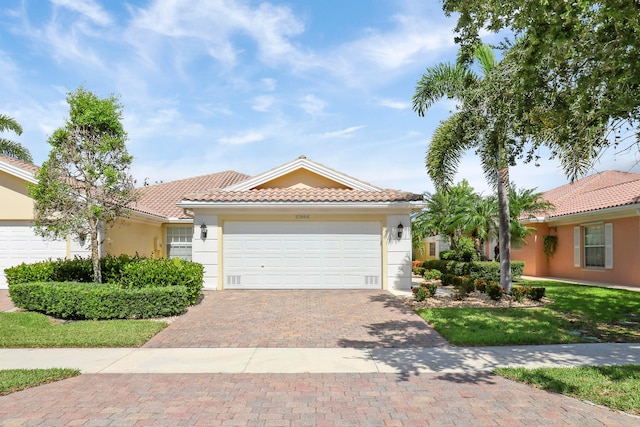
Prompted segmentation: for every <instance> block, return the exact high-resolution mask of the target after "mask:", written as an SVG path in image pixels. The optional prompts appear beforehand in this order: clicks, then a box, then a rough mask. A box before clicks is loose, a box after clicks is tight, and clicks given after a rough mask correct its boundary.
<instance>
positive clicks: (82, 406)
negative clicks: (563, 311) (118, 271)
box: [0, 374, 640, 427]
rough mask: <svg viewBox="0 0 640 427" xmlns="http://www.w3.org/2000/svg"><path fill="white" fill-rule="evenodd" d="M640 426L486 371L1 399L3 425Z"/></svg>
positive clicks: (101, 383)
mask: <svg viewBox="0 0 640 427" xmlns="http://www.w3.org/2000/svg"><path fill="white" fill-rule="evenodd" d="M639 424H640V420H638V419H637V418H631V417H629V416H627V415H622V414H618V413H615V412H613V411H610V410H607V409H603V408H599V407H596V406H593V405H589V404H586V403H582V402H578V401H576V400H573V399H569V398H566V397H563V396H560V395H557V394H550V393H545V392H543V391H540V390H536V389H533V388H530V387H527V386H524V385H521V384H516V383H513V382H510V381H507V380H505V379H502V378H499V377H495V376H492V375H489V374H482V375H444V374H431V375H419V376H410V377H408V378H404V379H400V378H398V377H397V376H395V375H392V374H261V375H253V374H217V375H202V374H160V375H158V374H146V375H145V374H136V375H104V374H102V375H101V374H98V375H88V374H87V375H82V376H80V377H76V378H72V379H68V380H65V381H62V382H58V383H54V384H48V385H45V386H41V387H37V388H33V389H29V390H25V391H22V392H18V393H14V394H11V395H9V396H4V397H1V398H0V425H2V426H14V425H15V426H17V425H20V426H22V425H24V426H171V427H175V426H219V425H222V426H291V427H301V426H343V427H356V426H380V427H382V426H439V427H443V426H509V427H518V426H543V425H544V426H625V427H629V426H634V425H639Z"/></svg>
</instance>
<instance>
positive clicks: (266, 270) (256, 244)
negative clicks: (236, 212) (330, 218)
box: [223, 221, 382, 289]
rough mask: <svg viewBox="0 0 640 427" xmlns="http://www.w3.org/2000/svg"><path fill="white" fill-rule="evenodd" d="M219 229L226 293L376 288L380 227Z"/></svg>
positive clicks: (251, 225) (253, 224)
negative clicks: (252, 289) (230, 291)
mask: <svg viewBox="0 0 640 427" xmlns="http://www.w3.org/2000/svg"><path fill="white" fill-rule="evenodd" d="M223 227H224V234H223V260H224V261H223V274H224V276H225V277H226V278H227V279H225V280H223V282H224V283H225V287H226V288H229V289H232V288H246V289H251V288H263V289H284V288H287V289H288V288H292V289H297V288H318V289H323V288H333V289H341V288H344V289H356V288H374V289H379V288H380V286H381V283H380V280H379V278H380V277H381V271H382V267H381V243H380V242H381V239H380V229H381V226H380V223H379V222H375V221H370V222H346V221H342V222H258V221H247V222H241V221H228V222H226V223H225V224H224V226H223ZM229 277H232V278H233V280H228V278H229ZM371 277H373V278H375V280H374V279H370V278H371ZM236 278H237V279H236Z"/></svg>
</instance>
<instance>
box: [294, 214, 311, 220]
mask: <svg viewBox="0 0 640 427" xmlns="http://www.w3.org/2000/svg"><path fill="white" fill-rule="evenodd" d="M296 219H311V215H309V214H297V215H296Z"/></svg>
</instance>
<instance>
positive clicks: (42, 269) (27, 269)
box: [4, 261, 55, 285]
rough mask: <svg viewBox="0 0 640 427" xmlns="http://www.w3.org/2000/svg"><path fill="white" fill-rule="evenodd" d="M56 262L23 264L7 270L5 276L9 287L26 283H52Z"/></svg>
mask: <svg viewBox="0 0 640 427" xmlns="http://www.w3.org/2000/svg"><path fill="white" fill-rule="evenodd" d="M54 265H55V264H54V262H52V261H42V262H37V263H35V264H25V263H22V264H20V265H17V266H15V267H9V268H5V270H4V274H5V275H6V280H7V284H8V285H13V284H16V283H26V282H50V281H51V278H52V277H53V272H54Z"/></svg>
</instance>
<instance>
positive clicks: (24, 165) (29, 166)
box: [0, 154, 40, 174]
mask: <svg viewBox="0 0 640 427" xmlns="http://www.w3.org/2000/svg"><path fill="white" fill-rule="evenodd" d="M0 162H5V163H9V164H10V165H12V166H15V167H18V168H20V169H23V170H25V171H27V172H31V173H32V174H35V173H37V172H38V171H39V170H40V168H39V167H38V166H36V165H34V164H33V163H28V162H23V161H22V160H18V159H16V158H13V157H9V156H5V155H4V154H0Z"/></svg>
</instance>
